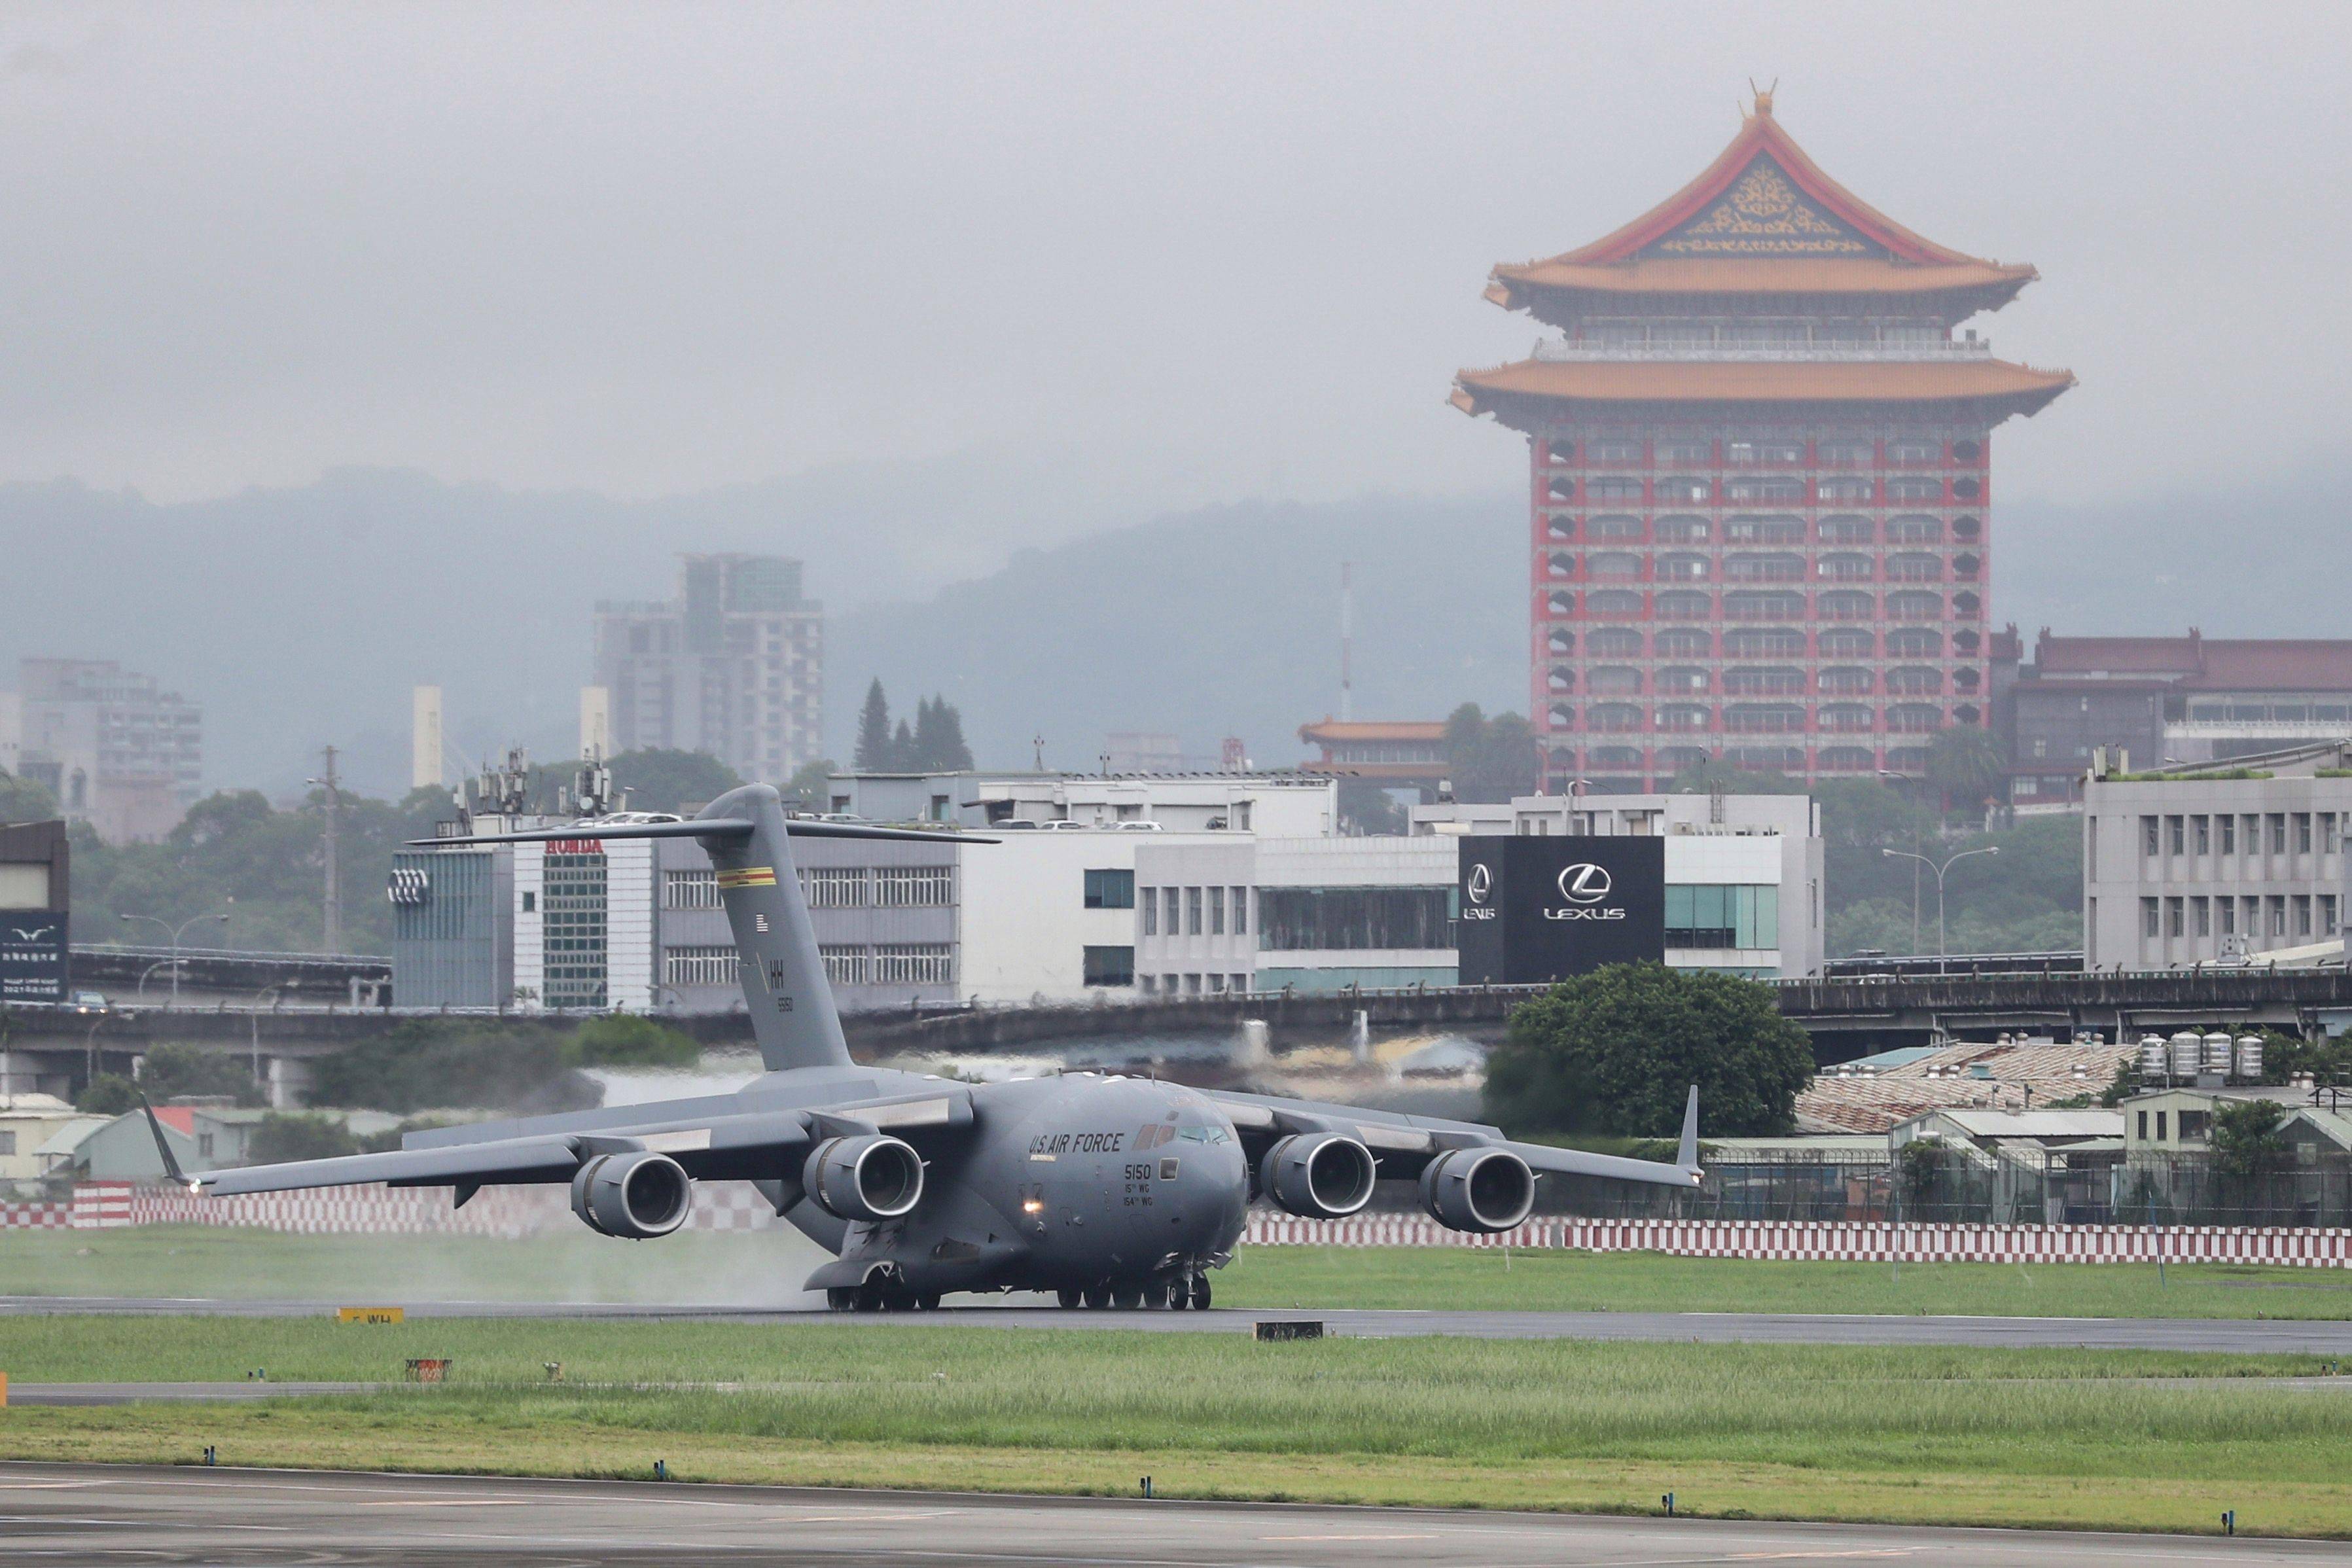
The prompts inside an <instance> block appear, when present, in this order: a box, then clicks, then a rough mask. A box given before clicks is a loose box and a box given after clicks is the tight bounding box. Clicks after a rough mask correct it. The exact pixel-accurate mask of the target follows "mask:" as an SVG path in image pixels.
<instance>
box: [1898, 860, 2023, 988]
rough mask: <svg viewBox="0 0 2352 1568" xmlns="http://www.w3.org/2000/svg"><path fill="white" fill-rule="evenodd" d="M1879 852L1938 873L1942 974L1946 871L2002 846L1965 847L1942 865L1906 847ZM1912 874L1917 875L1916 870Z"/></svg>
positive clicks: (1938, 961)
mask: <svg viewBox="0 0 2352 1568" xmlns="http://www.w3.org/2000/svg"><path fill="white" fill-rule="evenodd" d="M1879 853H1880V854H1881V855H1891V856H1895V857H1896V858H1901V859H1905V860H1916V861H1918V862H1919V864H1921V865H1922V866H1925V867H1927V868H1928V869H1929V870H1931V871H1933V872H1935V873H1936V973H1938V974H1941V973H1944V873H1945V872H1947V871H1948V870H1950V869H1951V868H1952V864H1953V862H1954V861H1957V860H1965V859H1967V858H1969V856H1971V855H1998V854H2000V845H1998V844H1989V845H1987V846H1985V847H1983V848H1981V849H1963V850H1961V851H1960V852H1959V853H1958V854H1957V855H1954V856H1951V857H1949V858H1947V859H1946V860H1945V861H1944V862H1943V863H1942V864H1941V865H1938V864H1937V862H1935V861H1933V860H1930V859H1928V858H1927V857H1926V856H1925V855H1914V854H1912V853H1911V852H1910V851H1909V850H1906V849H1881V850H1880V851H1879ZM1912 874H1913V875H1914V876H1916V875H1917V873H1916V872H1914V873H1912Z"/></svg>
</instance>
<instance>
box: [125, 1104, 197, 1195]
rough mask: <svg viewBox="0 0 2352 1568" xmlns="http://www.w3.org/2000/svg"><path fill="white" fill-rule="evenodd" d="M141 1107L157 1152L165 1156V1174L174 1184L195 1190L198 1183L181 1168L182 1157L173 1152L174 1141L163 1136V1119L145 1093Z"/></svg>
mask: <svg viewBox="0 0 2352 1568" xmlns="http://www.w3.org/2000/svg"><path fill="white" fill-rule="evenodd" d="M139 1109H140V1110H143V1111H145V1112H146V1113H147V1131H150V1132H152V1133H153V1134H154V1135H155V1152H157V1153H158V1154H161V1155H162V1156H163V1174H164V1175H166V1176H168V1177H170V1178H171V1180H172V1184H173V1186H179V1187H187V1188H189V1189H191V1190H193V1189H194V1187H195V1183H194V1182H192V1181H190V1180H188V1176H187V1173H186V1172H184V1171H183V1170H181V1169H180V1157H179V1156H178V1155H176V1154H174V1153H173V1152H172V1141H171V1140H170V1139H168V1138H166V1137H164V1136H163V1119H162V1118H160V1117H158V1116H157V1115H156V1114H155V1108H154V1107H153V1106H152V1105H150V1104H148V1103H147V1097H146V1096H145V1095H143V1094H142V1095H141V1096H140V1097H139Z"/></svg>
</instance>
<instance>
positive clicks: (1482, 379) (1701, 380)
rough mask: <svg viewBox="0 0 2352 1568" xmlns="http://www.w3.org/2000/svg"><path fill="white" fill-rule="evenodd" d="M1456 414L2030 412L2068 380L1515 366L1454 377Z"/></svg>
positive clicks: (1819, 363)
mask: <svg viewBox="0 0 2352 1568" xmlns="http://www.w3.org/2000/svg"><path fill="white" fill-rule="evenodd" d="M1454 381H1455V384H1456V385H1455V391H1454V399H1453V401H1454V406H1456V407H1457V408H1460V409H1461V410H1463V412H1465V413H1467V414H1487V413H1492V412H1494V411H1495V408H1496V405H1497V404H1498V403H1501V402H1505V401H1508V400H1511V399H1515V398H1532V399H1538V400H1543V399H1555V400H1560V401H1567V402H1577V403H1929V402H1940V401H1948V400H1952V399H1991V400H1996V401H2000V402H2003V403H2006V404H2008V405H2010V406H2009V407H2008V409H2007V412H2008V413H2013V414H2032V413H2034V412H2036V411H2037V410H2039V409H2040V408H2042V405H2045V404H2047V403H2048V402H2049V401H2050V400H2051V399H2052V398H2053V397H2056V396H2057V395H2059V394H2060V393H2062V392H2063V391H2065V390H2066V389H2067V388H2068V387H2070V386H2072V385H2074V374H2073V373H2072V372H2069V371H2063V370H2034V369H2032V367H2030V366H2027V365H2021V364H2011V363H2008V362H2007V361H2005V360H1995V359H1961V358H1959V357H1958V356H1957V355H1956V356H1954V357H1953V358H1952V359H1950V360H1949V361H1944V360H1860V361H1856V360H1797V361H1790V360H1733V361H1717V360H1521V361H1519V362H1517V363H1515V364H1506V365H1498V366H1496V368H1494V369H1492V370H1465V371H1463V372H1461V373H1460V374H1457V375H1456V376H1455V377H1454Z"/></svg>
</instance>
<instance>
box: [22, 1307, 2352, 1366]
mask: <svg viewBox="0 0 2352 1568" xmlns="http://www.w3.org/2000/svg"><path fill="white" fill-rule="evenodd" d="M337 1305H339V1303H336V1302H331V1301H231V1300H149V1299H143V1298H130V1297H107V1296H5V1297H0V1314H6V1315H27V1314H51V1313H69V1312H99V1313H116V1312H119V1313H147V1314H153V1315H164V1316H168V1315H174V1314H198V1315H207V1316H210V1315H218V1316H225V1317H259V1318H300V1317H323V1316H331V1315H332V1314H333V1312H334V1310H335V1309H336V1307H337ZM407 1311H408V1313H409V1315H410V1316H411V1317H418V1318H592V1319H623V1320H626V1319H650V1320H675V1319H690V1320H697V1321H708V1322H738V1323H839V1324H846V1325H857V1326H863V1327H872V1328H875V1329H877V1330H885V1331H887V1329H889V1328H892V1327H903V1326H914V1327H923V1326H931V1327H940V1328H986V1329H1141V1330H1149V1331H1155V1332H1162V1333H1220V1332H1222V1333H1248V1332H1250V1331H1252V1329H1253V1327H1254V1326H1255V1324H1256V1323H1257V1322H1259V1321H1265V1320H1296V1319H1302V1318H1304V1319H1313V1320H1315V1321H1319V1322H1321V1323H1322V1324H1323V1325H1324V1326H1325V1329H1326V1331H1328V1332H1330V1333H1335V1334H1347V1335H1352V1336H1360V1337H1365V1338H1375V1339H1377V1338H1388V1337H1395V1336H1400V1335H1412V1334H1451V1335H1459V1336H1463V1337H1466V1338H1474V1339H1583V1340H1644V1341H1652V1342H1676V1341H1680V1342H1697V1343H1709V1344H1726V1343H1751V1344H1842V1345H1975V1346H1990V1347H1996V1348H1997V1347H2006V1346H2053V1345H2054V1346H2072V1347H2076V1348H2080V1349H2089V1350H2154V1351H2221V1352H2231V1353H2236V1354H2265V1353H2267V1354H2283V1355H2284V1354H2294V1355H2320V1356H2329V1357H2345V1358H2352V1321H2341V1320H2337V1321H2301V1320H2288V1319H2278V1318H1958V1317H1953V1318H1932V1317H1864V1316H1842V1315H1831V1314H1798V1313H1774V1312H1477V1311H1464V1312H1444V1311H1367V1310H1357V1309H1332V1310H1297V1311H1292V1310H1284V1311H1275V1310H1266V1309H1256V1310H1252V1309H1246V1308H1219V1309H1217V1310H1213V1311H1208V1312H1167V1311H1159V1312H1148V1311H1118V1310H1107V1311H1064V1310H1061V1309H1059V1308H1055V1307H1020V1306H971V1307H955V1308H950V1309H947V1310H942V1311H936V1312H908V1313H896V1314H866V1313H854V1312H852V1313H834V1312H824V1311H809V1310H784V1311H774V1312H761V1311H749V1310H744V1309H743V1308H740V1307H695V1306H677V1307H646V1306H611V1305H581V1304H539V1303H530V1302H512V1301H444V1302H419V1303H416V1304H414V1305H410V1306H408V1308H407Z"/></svg>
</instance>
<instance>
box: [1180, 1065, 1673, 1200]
mask: <svg viewBox="0 0 2352 1568" xmlns="http://www.w3.org/2000/svg"><path fill="white" fill-rule="evenodd" d="M1203 1092H1204V1093H1206V1094H1207V1095H1208V1097H1209V1098H1210V1099H1211V1100H1215V1101H1216V1102H1217V1105H1218V1107H1219V1109H1221V1110H1223V1111H1224V1113H1225V1115H1226V1117H1227V1118H1228V1119H1230V1120H1231V1121H1232V1122H1233V1124H1234V1131H1238V1132H1239V1133H1240V1134H1241V1135H1242V1137H1243V1139H1244V1142H1273V1141H1274V1140H1275V1139H1276V1138H1280V1137H1286V1136H1287V1135H1289V1134H1291V1133H1294V1132H1326V1131H1336V1132H1345V1133H1347V1134H1348V1135H1349V1136H1350V1137H1354V1138H1360V1139H1361V1140H1362V1141H1363V1143H1364V1146H1365V1147H1366V1148H1368V1149H1370V1151H1371V1152H1372V1154H1373V1156H1374V1157H1375V1158H1377V1159H1379V1160H1380V1161H1381V1163H1382V1165H1383V1166H1386V1167H1389V1168H1390V1169H1389V1170H1387V1171H1384V1172H1383V1173H1384V1174H1386V1173H1391V1172H1392V1173H1396V1174H1409V1173H1413V1172H1417V1171H1419V1170H1420V1168H1421V1166H1422V1164H1423V1163H1424V1162H1426V1161H1427V1160H1428V1159H1429V1158H1430V1157H1431V1156H1433V1155H1436V1154H1441V1153H1444V1152H1445V1151H1447V1150H1449V1149H1474V1148H1486V1149H1507V1150H1509V1151H1510V1152H1512V1153H1514V1154H1517V1156H1518V1157H1519V1158H1520V1159H1522V1160H1525V1161H1526V1162H1527V1163H1528V1169H1529V1170H1532V1171H1535V1172H1538V1173H1546V1174H1551V1175H1562V1176H1601V1177H1604V1178H1607V1179H1609V1180H1612V1181H1620V1182H1642V1183H1646V1184H1651V1185H1654V1186H1664V1187H1684V1188H1690V1187H1696V1186H1697V1185H1698V1184H1699V1183H1700V1181H1701V1180H1702V1179H1703V1178H1702V1175H1701V1173H1700V1171H1699V1163H1698V1086H1697V1085H1696V1084H1693V1085H1692V1086H1691V1091H1690V1100H1689V1103H1688V1105H1687V1106H1686V1107H1685V1110H1684V1111H1683V1133H1682V1143H1681V1147H1680V1148H1679V1149H1678V1150H1677V1151H1676V1152H1675V1163H1673V1164H1667V1163H1664V1162H1663V1161H1658V1160H1631V1159H1627V1158H1625V1157H1624V1156H1622V1155H1618V1154H1594V1153H1590V1152H1586V1151H1584V1150H1582V1149H1559V1148H1554V1147H1553V1146H1552V1145H1550V1144H1549V1143H1522V1142H1517V1141H1516V1140H1514V1139H1510V1138H1507V1137H1505V1136H1504V1135H1503V1131H1502V1129H1500V1128H1498V1127H1487V1126H1484V1125H1482V1124H1480V1123H1478V1122H1475V1121H1445V1120H1444V1119H1443V1118H1440V1117H1433V1116H1410V1115H1407V1114H1405V1113H1403V1112H1402V1111H1394V1110H1363V1109H1362V1108H1360V1107H1358V1106H1352V1105H1327V1104H1323V1103H1320V1102H1318V1101H1316V1100H1284V1099H1282V1098H1280V1097H1279V1096H1276V1095H1265V1094H1240V1093H1235V1092H1232V1091H1229V1090H1223V1089H1210V1090H1204V1091H1203ZM1398 1166H1402V1170H1398V1169H1396V1168H1395V1167H1398Z"/></svg>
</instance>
